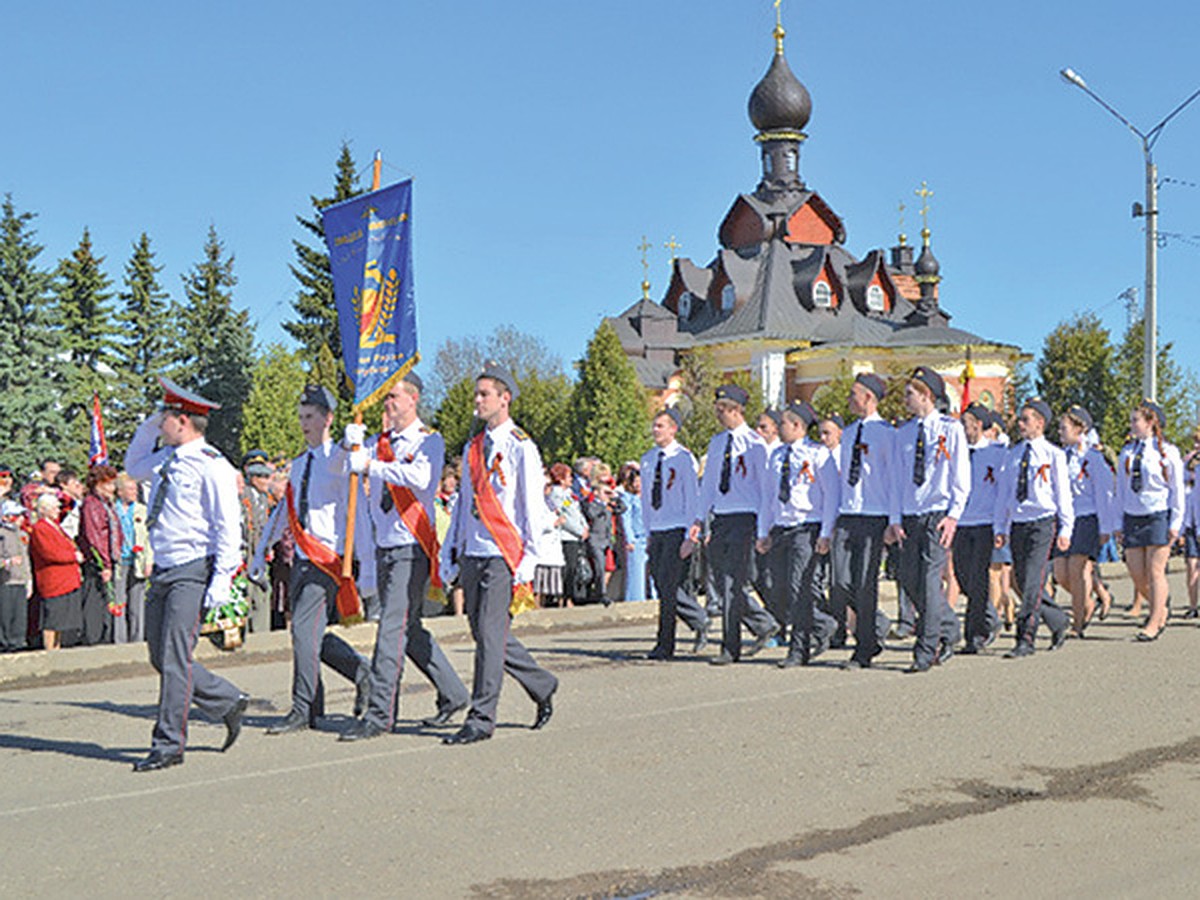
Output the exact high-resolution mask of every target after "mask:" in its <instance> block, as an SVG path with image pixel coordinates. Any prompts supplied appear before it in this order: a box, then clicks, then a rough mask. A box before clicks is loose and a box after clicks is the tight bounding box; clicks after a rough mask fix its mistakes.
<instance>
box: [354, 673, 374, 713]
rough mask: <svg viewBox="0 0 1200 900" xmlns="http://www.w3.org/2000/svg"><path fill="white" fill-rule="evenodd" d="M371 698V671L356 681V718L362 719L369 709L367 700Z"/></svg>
mask: <svg viewBox="0 0 1200 900" xmlns="http://www.w3.org/2000/svg"><path fill="white" fill-rule="evenodd" d="M370 699H371V673H370V672H369V671H368V672H367V674H366V675H364V676H363V677H362V678H360V679H358V681H356V682H354V718H356V719H361V718H362V714H363V713H365V712H366V711H367V702H368V701H369V700H370Z"/></svg>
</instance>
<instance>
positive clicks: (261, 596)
mask: <svg viewBox="0 0 1200 900" xmlns="http://www.w3.org/2000/svg"><path fill="white" fill-rule="evenodd" d="M246 599H247V600H249V601H250V615H249V616H248V617H247V619H246V625H247V630H248V631H250V632H251V633H252V634H266V633H267V632H268V631H270V630H271V588H270V587H269V586H268V587H262V586H259V585H257V584H255V583H254V582H253V581H248V584H247V586H246Z"/></svg>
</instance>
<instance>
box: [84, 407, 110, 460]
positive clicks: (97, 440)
mask: <svg viewBox="0 0 1200 900" xmlns="http://www.w3.org/2000/svg"><path fill="white" fill-rule="evenodd" d="M88 465H90V466H106V465H108V443H107V441H105V440H104V416H103V415H102V414H101V413H100V394H99V393H93V394H92V445H91V448H90V450H89V452H88Z"/></svg>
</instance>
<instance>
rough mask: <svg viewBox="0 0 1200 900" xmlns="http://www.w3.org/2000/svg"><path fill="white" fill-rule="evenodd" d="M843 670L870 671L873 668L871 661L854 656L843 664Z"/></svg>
mask: <svg viewBox="0 0 1200 900" xmlns="http://www.w3.org/2000/svg"><path fill="white" fill-rule="evenodd" d="M842 668H843V669H847V670H850V669H869V668H871V661H870V660H869V659H859V658H858V657H857V656H852V657H850V658H849V659H848V660H846V661H845V662H844V663H842Z"/></svg>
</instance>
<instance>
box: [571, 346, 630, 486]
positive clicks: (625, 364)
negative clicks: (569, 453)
mask: <svg viewBox="0 0 1200 900" xmlns="http://www.w3.org/2000/svg"><path fill="white" fill-rule="evenodd" d="M578 367H579V383H578V384H577V385H576V386H575V392H574V395H573V396H572V398H571V407H572V416H571V418H572V422H573V425H574V431H575V446H576V447H578V448H579V450H580V452H582V453H587V454H589V455H592V456H598V457H599V458H600V459H602V460H604V461H605V462H607V463H609V464H610V465H612V466H614V467H615V466H619V465H621V464H622V463H624V462H626V461H628V460H635V459H638V458H639V457H641V455H642V453H644V452H645V451H646V449H647V448H648V447H649V446H650V404H649V400H648V398H647V396H646V389H645V388H643V387H642V384H641V382H640V381H638V377H637V372H636V371H635V370H634V368H633V364H632V363H630V361H629V357H628V356H626V355H625V351H624V349H622V347H621V339H620V338H619V337H617V332H616V331H615V330H614V329H613V327H612V325H611V324H609V323H608V322H601V323H600V327H599V328H597V329H596V332H595V334H593V335H592V339H591V340H590V341H589V342H588V346H587V353H586V354H585V355H584V357H583V359H582V360H580V361H579V363H578Z"/></svg>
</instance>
